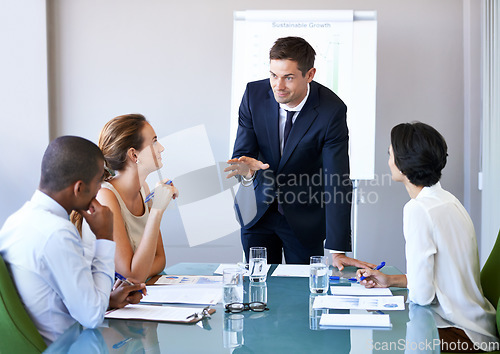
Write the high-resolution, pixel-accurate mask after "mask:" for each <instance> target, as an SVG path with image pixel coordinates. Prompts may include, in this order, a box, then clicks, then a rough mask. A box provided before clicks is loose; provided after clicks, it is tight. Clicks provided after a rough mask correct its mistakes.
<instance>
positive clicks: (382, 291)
mask: <svg viewBox="0 0 500 354" xmlns="http://www.w3.org/2000/svg"><path fill="white" fill-rule="evenodd" d="M330 293H331V294H332V295H341V296H347V295H351V296H392V292H391V290H390V289H389V288H365V287H364V286H359V285H358V286H356V285H354V286H353V285H351V286H330Z"/></svg>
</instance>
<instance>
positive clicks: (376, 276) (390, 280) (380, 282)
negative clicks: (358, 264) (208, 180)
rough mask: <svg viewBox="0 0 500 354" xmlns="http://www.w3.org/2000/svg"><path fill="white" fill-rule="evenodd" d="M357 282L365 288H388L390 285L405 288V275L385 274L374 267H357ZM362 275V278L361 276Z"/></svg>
mask: <svg viewBox="0 0 500 354" xmlns="http://www.w3.org/2000/svg"><path fill="white" fill-rule="evenodd" d="M356 276H357V278H358V279H359V283H360V284H361V285H364V286H365V287H366V288H388V287H391V286H395V287H399V288H406V286H407V281H406V275H404V274H397V275H387V274H384V273H382V272H381V271H379V270H376V269H358V271H357V273H356ZM363 277H364V278H363Z"/></svg>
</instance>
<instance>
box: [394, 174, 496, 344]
mask: <svg viewBox="0 0 500 354" xmlns="http://www.w3.org/2000/svg"><path fill="white" fill-rule="evenodd" d="M403 232H404V236H405V239H406V262H407V279H408V289H409V298H410V300H411V301H412V302H415V303H417V304H419V305H429V304H430V306H431V308H432V310H433V311H434V313H435V314H436V315H437V316H435V317H436V324H437V326H438V327H440V328H443V327H457V328H461V329H463V330H464V331H465V333H466V334H467V335H468V336H469V338H470V339H471V341H473V342H481V343H482V342H496V341H498V338H497V337H496V327H495V316H496V311H495V308H494V307H493V306H492V305H491V304H490V303H489V302H488V300H487V299H486V298H485V297H484V295H483V290H482V288H481V283H480V280H479V274H480V273H479V272H480V268H479V256H478V249H477V240H476V233H475V231H474V225H473V224H472V220H471V219H470V217H469V214H468V213H467V211H466V210H465V208H464V207H463V206H462V204H461V203H460V202H459V201H458V199H457V198H455V197H454V196H453V195H452V194H451V193H449V192H447V191H445V190H444V189H442V188H441V184H440V183H439V182H438V183H437V184H435V185H433V186H431V187H424V188H423V189H422V191H421V192H420V193H419V194H418V196H417V197H416V198H415V199H412V200H410V201H409V202H408V203H407V204H406V205H405V207H404V211H403Z"/></svg>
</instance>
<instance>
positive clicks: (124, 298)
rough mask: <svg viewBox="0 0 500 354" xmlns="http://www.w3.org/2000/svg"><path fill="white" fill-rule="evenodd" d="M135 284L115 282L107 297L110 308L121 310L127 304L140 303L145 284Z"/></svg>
mask: <svg viewBox="0 0 500 354" xmlns="http://www.w3.org/2000/svg"><path fill="white" fill-rule="evenodd" d="M133 283H135V282H131V281H128V282H125V281H121V280H117V281H116V282H115V285H114V287H113V290H112V291H111V295H110V296H109V307H110V308H122V307H125V306H126V305H128V304H138V303H139V301H141V299H142V297H143V294H142V293H141V290H142V291H143V292H146V284H144V283H137V284H133Z"/></svg>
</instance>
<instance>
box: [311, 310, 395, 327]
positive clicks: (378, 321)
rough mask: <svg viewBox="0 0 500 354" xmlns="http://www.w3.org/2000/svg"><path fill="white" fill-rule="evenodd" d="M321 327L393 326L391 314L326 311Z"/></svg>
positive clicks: (321, 320) (322, 316)
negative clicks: (335, 312)
mask: <svg viewBox="0 0 500 354" xmlns="http://www.w3.org/2000/svg"><path fill="white" fill-rule="evenodd" d="M319 325H320V326H321V327H371V328H373V327H384V328H385V327H392V324H391V319H390V317H389V315H375V314H334V313H324V314H322V315H321V319H320V320H319Z"/></svg>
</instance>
